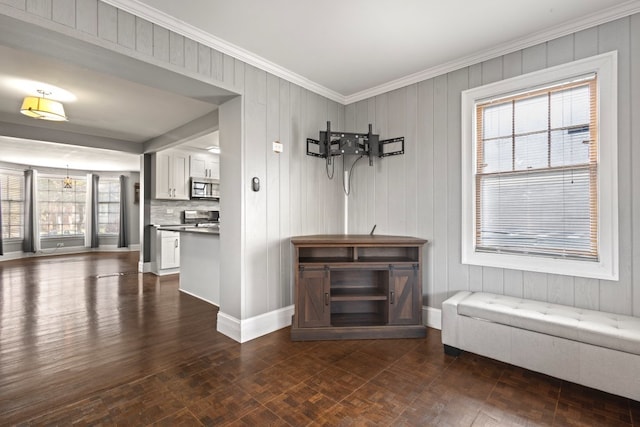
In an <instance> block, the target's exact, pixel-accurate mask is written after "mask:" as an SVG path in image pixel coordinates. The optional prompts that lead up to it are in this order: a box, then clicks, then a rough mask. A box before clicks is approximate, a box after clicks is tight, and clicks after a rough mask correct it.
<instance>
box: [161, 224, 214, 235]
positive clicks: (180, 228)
mask: <svg viewBox="0 0 640 427" xmlns="http://www.w3.org/2000/svg"><path fill="white" fill-rule="evenodd" d="M155 227H156V228H157V229H158V230H165V231H177V232H180V233H199V234H215V235H218V234H220V226H217V227H196V226H195V225H188V224H183V225H159V226H155Z"/></svg>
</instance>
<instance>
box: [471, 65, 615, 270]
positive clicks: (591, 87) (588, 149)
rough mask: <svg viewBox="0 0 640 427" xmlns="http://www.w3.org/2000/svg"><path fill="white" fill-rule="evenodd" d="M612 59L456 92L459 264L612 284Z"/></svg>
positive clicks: (613, 167) (613, 76) (551, 69)
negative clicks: (459, 108) (458, 115)
mask: <svg viewBox="0 0 640 427" xmlns="http://www.w3.org/2000/svg"><path fill="white" fill-rule="evenodd" d="M616 57H617V56H616V53H615V52H612V53H608V54H603V55H598V56H595V57H592V58H586V59H584V60H580V61H575V62H571V63H568V64H563V65H560V66H557V67H552V68H548V69H545V70H540V71H537V72H534V73H530V74H525V75H523V76H518V77H515V78H511V79H508V80H504V81H501V82H496V83H492V84H489V85H485V86H480V87H477V88H473V89H469V90H467V91H464V92H463V94H462V106H463V108H462V134H463V141H462V143H463V146H462V153H463V163H462V185H463V191H462V196H463V200H462V220H463V221H462V262H463V263H466V264H474V265H481V266H490V267H500V268H510V269H518V270H529V271H540V272H546V273H556V274H567V275H572V276H582V277H594V278H601V279H609V280H617V277H618V229H617V228H618V224H617V217H618V213H617V206H618V203H617V80H616Z"/></svg>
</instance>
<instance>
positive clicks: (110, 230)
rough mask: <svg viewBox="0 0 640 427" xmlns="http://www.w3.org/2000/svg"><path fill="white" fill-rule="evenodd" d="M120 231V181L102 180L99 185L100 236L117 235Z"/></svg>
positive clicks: (113, 179) (116, 179)
mask: <svg viewBox="0 0 640 427" xmlns="http://www.w3.org/2000/svg"><path fill="white" fill-rule="evenodd" d="M119 230H120V180H119V179H118V178H103V177H101V178H100V181H99V183H98V234H100V235H117V234H118V232H119Z"/></svg>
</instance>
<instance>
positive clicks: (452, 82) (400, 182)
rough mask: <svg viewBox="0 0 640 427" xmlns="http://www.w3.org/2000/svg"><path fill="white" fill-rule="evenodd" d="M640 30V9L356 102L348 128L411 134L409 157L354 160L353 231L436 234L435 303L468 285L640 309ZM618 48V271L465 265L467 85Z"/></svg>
mask: <svg viewBox="0 0 640 427" xmlns="http://www.w3.org/2000/svg"><path fill="white" fill-rule="evenodd" d="M638 40H640V15H633V16H630V17H626V18H622V19H618V20H616V21H613V22H610V23H606V24H603V25H600V26H598V27H594V28H589V29H586V30H583V31H580V32H577V33H575V34H570V35H567V36H564V37H561V38H558V39H556V40H552V41H549V42H547V43H542V44H539V45H536V46H533V47H530V48H527V49H523V50H521V51H517V52H513V53H510V54H508V55H504V56H501V57H498V58H494V59H491V60H488V61H485V62H482V63H480V64H475V65H472V66H469V67H466V68H464V69H461V70H457V71H454V72H451V73H448V74H446V75H442V76H438V77H435V78H432V79H429V80H426V81H423V82H420V83H418V84H417V85H411V86H408V87H405V88H401V89H398V90H394V91H392V92H389V93H386V94H382V95H378V96H376V97H374V98H371V99H366V100H363V101H359V102H357V103H355V104H351V105H348V106H347V107H346V110H345V120H346V128H347V129H345V130H360V129H364V128H363V126H366V124H367V123H373V124H374V129H375V132H377V133H380V135H381V137H383V138H386V137H393V136H404V137H405V144H406V148H405V150H406V153H405V155H404V156H402V157H397V158H390V159H383V160H380V161H378V162H377V163H376V165H375V167H374V168H369V166H367V165H366V164H364V163H362V164H358V165H357V166H356V167H355V171H354V175H355V176H354V178H353V194H352V196H351V197H350V199H349V213H350V216H349V227H350V231H351V232H361V233H364V232H368V231H369V230H370V229H371V227H372V226H373V224H377V228H376V231H377V232H379V233H381V234H382V233H400V234H409V235H411V234H416V235H418V236H420V237H424V238H426V239H428V240H429V241H430V243H429V244H428V246H427V248H426V252H427V253H426V255H425V262H426V268H425V271H424V273H423V274H424V277H423V289H424V290H423V293H424V304H425V305H428V306H431V307H435V308H440V307H441V304H442V301H444V300H445V299H446V298H447V297H449V296H451V295H452V294H454V293H455V292H456V291H458V290H467V289H468V290H473V291H481V290H484V291H489V292H495V293H499V294H505V295H513V296H519V297H528V298H534V299H538V300H543V301H549V302H557V303H562V304H568V305H574V306H578V307H584V308H592V309H600V310H605V311H610V312H615V313H624V314H633V315H635V316H640V256H639V254H640V172H638V168H637V167H633V165H634V164H638V162H640V123H639V121H638V120H633V117H638V115H640V73H639V72H638V70H640V43H639V42H638ZM611 50H617V51H618V88H619V92H618V186H619V195H618V196H619V197H618V203H619V228H620V281H618V282H611V281H606V280H595V279H585V278H580V277H569V276H559V275H552V274H541V273H533V272H527V271H515V270H504V269H498V268H489V267H486V268H483V267H477V266H468V265H462V264H461V263H460V258H461V243H460V237H461V236H460V229H461V226H460V223H461V212H460V209H461V206H460V201H461V169H460V168H461V163H460V138H461V136H460V120H461V118H460V114H461V113H460V94H461V92H462V91H463V90H465V89H467V88H471V87H475V86H478V85H481V84H486V83H490V82H495V81H499V80H502V79H506V78H508V77H512V76H516V75H520V74H523V73H527V72H531V71H535V70H539V69H542V68H545V67H550V66H553V65H557V64H562V63H566V62H569V61H572V60H576V59H580V58H584V57H588V56H592V55H596V54H598V53H604V52H608V51H611ZM414 97H417V99H415V100H414ZM412 159H417V164H416V165H415V166H414V165H413V164H412ZM372 206H373V207H375V208H374V209H372ZM414 221H415V223H414Z"/></svg>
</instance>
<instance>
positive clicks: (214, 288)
mask: <svg viewBox="0 0 640 427" xmlns="http://www.w3.org/2000/svg"><path fill="white" fill-rule="evenodd" d="M158 230H165V231H177V232H179V233H180V290H181V291H182V292H184V293H187V294H189V295H192V296H194V297H196V298H200V299H201V300H204V301H206V302H209V303H211V304H213V305H216V306H219V305H220V229H219V227H196V226H194V225H177V226H161V227H159V228H158Z"/></svg>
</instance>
